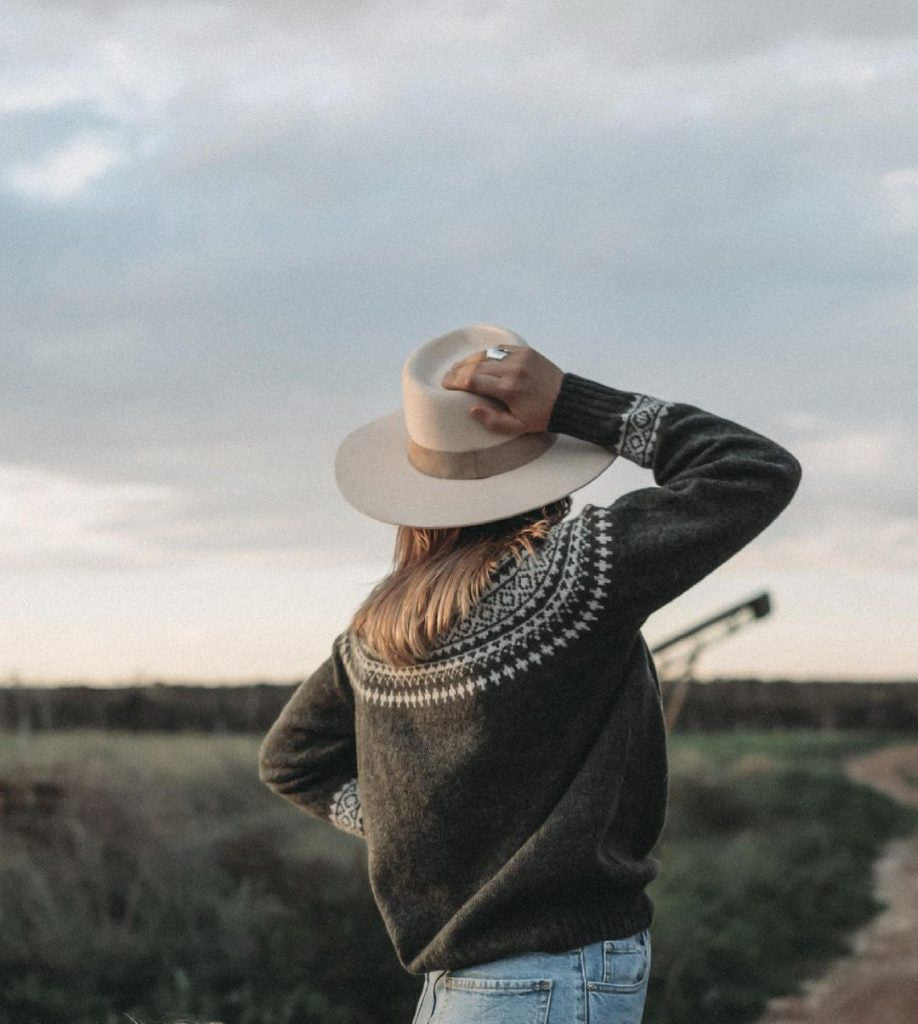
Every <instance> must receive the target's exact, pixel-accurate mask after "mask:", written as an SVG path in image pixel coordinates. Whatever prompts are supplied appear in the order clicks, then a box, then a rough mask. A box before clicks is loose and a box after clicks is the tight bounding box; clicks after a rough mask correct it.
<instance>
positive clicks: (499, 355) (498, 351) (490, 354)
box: [485, 345, 510, 362]
mask: <svg viewBox="0 0 918 1024" xmlns="http://www.w3.org/2000/svg"><path fill="white" fill-rule="evenodd" d="M509 355H510V349H509V348H501V346H500V345H497V346H494V347H492V348H489V349H487V351H486V352H485V359H496V360H498V362H499V361H500V360H501V359H506V358H507V356H509Z"/></svg>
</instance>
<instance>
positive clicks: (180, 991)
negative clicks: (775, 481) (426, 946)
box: [0, 732, 916, 1024]
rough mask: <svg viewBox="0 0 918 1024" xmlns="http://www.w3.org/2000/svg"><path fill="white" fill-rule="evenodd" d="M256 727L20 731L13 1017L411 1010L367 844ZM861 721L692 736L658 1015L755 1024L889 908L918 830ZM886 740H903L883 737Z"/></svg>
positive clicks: (678, 772)
mask: <svg viewBox="0 0 918 1024" xmlns="http://www.w3.org/2000/svg"><path fill="white" fill-rule="evenodd" d="M258 742H259V740H258V738H257V737H239V736H223V737H213V736H190V735H187V734H186V735H157V734H149V733H147V734H139V735H128V734H124V733H104V732H82V733H81V732H68V733H61V734H51V733H44V734H41V733H40V734H37V735H36V736H35V737H33V738H24V737H17V736H14V735H9V734H8V735H5V736H3V737H0V802H2V815H0V851H2V852H0V912H2V918H0V923H2V927H0V1020H2V1021H3V1024H115V1022H116V1021H117V1022H118V1024H127V1022H128V1016H127V1015H130V1016H131V1017H133V1018H134V1019H136V1020H137V1021H138V1022H142V1024H154V1022H161V1021H174V1020H176V1019H178V1018H181V1017H184V1018H186V1019H187V1018H189V1017H195V1018H197V1019H202V1020H219V1021H223V1022H225V1024H407V1022H408V1021H409V1020H410V1019H411V1015H412V1012H413V1009H414V1004H415V1001H416V999H417V995H418V992H419V989H420V979H419V978H417V977H413V976H410V975H407V974H405V972H404V971H402V969H401V967H400V966H399V965H398V962H397V961H396V959H395V955H394V953H393V952H392V949H391V947H390V945H389V942H388V938H387V936H386V934H385V931H384V929H383V926H382V923H381V921H380V919H379V917H378V914H377V912H376V909H375V907H374V905H373V903H372V899H371V896H370V893H369V888H368V885H367V881H366V871H365V854H364V849H365V848H364V845H363V843H362V842H361V841H360V840H358V839H355V838H353V837H350V836H347V835H345V834H344V833H341V832H338V831H337V830H335V829H332V828H330V827H328V826H324V825H322V824H320V823H316V822H313V821H312V820H311V819H310V818H308V817H307V816H305V815H303V814H301V813H300V812H298V811H297V810H296V809H295V808H293V807H291V806H288V805H287V804H286V803H285V802H284V801H281V800H279V799H278V798H276V797H273V796H272V795H271V794H270V793H268V792H267V791H266V790H265V789H264V788H263V787H262V786H261V784H260V783H259V782H258V779H257V777H256V774H255V757H256V752H257V748H258ZM880 742H881V741H880V740H879V739H878V738H875V737H874V738H871V737H868V736H864V735H863V734H857V735H853V734H847V735H846V734H831V733H751V732H729V733H718V734H713V735H708V736H692V737H676V738H675V739H674V740H673V742H672V747H671V752H672V774H671V797H672V799H671V810H670V815H669V819H668V823H667V828H666V832H665V834H664V838H663V841H662V842H661V844H660V848H659V850H658V851H657V855H658V856H659V857H660V859H661V861H662V863H663V873H662V874H661V877H660V878H659V879H658V880H657V881H656V882H655V883H654V885H653V887H652V890H651V892H652V895H653V897H654V900H655V902H656V905H657V917H656V921H655V924H654V929H653V939H654V966H653V972H652V978H651V992H650V998H649V1002H648V1009H647V1014H646V1017H645V1020H646V1021H647V1024H701V1022H704V1024H721V1022H723V1024H727V1022H729V1024H741V1022H743V1021H751V1020H754V1019H755V1017H756V1016H757V1015H758V1013H759V1012H760V1011H761V1008H762V1007H763V1005H764V1000H765V999H766V998H767V996H768V995H771V994H776V993H779V992H784V991H788V990H789V989H790V988H792V987H793V985H794V984H795V982H797V981H798V980H800V979H801V978H802V977H805V976H807V975H809V974H811V973H812V972H813V971H814V970H816V969H817V968H818V966H819V965H820V964H821V963H822V962H825V961H826V960H827V959H829V958H831V957H833V956H835V955H837V954H838V953H839V952H840V951H841V950H843V948H844V936H845V935H846V934H847V933H848V932H850V930H851V929H853V928H854V927H856V926H857V925H859V924H860V923H862V922H863V921H864V920H866V919H867V918H868V917H869V916H870V915H871V913H873V912H874V910H875V909H876V908H875V907H874V906H873V903H872V901H871V897H870V866H871V863H872V861H873V859H874V857H875V856H876V854H877V852H878V849H879V847H880V846H881V844H882V843H883V842H884V841H886V840H887V839H888V838H889V837H891V836H892V835H895V834H899V833H902V832H904V831H907V830H908V829H910V828H913V827H915V826H916V821H915V820H914V817H913V816H910V815H908V814H907V813H906V812H904V811H902V810H901V809H899V808H898V807H896V806H895V805H893V804H892V803H890V802H889V801H888V800H886V799H885V798H883V797H881V796H879V795H877V794H875V793H873V792H872V791H869V790H866V789H864V788H862V787H859V786H856V785H854V784H852V783H851V782H849V781H848V780H847V779H846V778H845V777H844V775H843V774H842V771H841V767H840V766H841V762H842V759H843V758H844V757H846V756H849V755H850V754H853V753H856V752H859V751H861V750H866V749H869V748H870V747H872V746H876V745H877V744H878V743H880ZM883 742H890V740H889V738H886V739H885V740H884V741H883Z"/></svg>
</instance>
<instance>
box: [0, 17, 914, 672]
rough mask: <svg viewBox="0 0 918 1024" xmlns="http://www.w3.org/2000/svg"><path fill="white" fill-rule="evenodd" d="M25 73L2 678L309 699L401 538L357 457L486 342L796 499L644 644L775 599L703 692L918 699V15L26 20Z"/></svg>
mask: <svg viewBox="0 0 918 1024" xmlns="http://www.w3.org/2000/svg"><path fill="white" fill-rule="evenodd" d="M0 39H2V43H0V45H2V47H3V57H4V60H3V64H2V70H0V117H2V119H3V128H4V130H3V132H2V135H0V218H2V221H0V223H2V230H3V234H4V238H5V239H6V240H7V244H6V245H5V246H4V249H3V268H2V276H0V281H2V297H0V302H2V307H0V308H2V311H3V318H4V323H5V325H6V330H5V331H4V332H3V336H2V342H0V344H2V351H3V365H4V370H5V372H4V375H3V383H4V389H3V401H2V403H0V443H2V448H0V564H2V569H3V574H4V578H5V586H4V596H3V598H2V599H0V614H2V623H3V624H2V626H0V629H2V630H3V635H0V679H2V678H4V677H6V678H10V679H13V678H15V679H21V680H24V681H39V680H76V679H91V680H98V681H111V680H116V679H132V678H137V679H151V678H171V679H243V678H281V679H287V678H296V677H298V676H300V675H302V674H303V673H304V672H305V671H308V670H309V669H310V668H312V667H314V666H315V665H316V664H318V662H319V661H320V660H321V659H322V658H323V657H324V656H325V652H326V651H327V650H328V648H329V646H330V643H331V640H332V638H333V637H334V635H335V634H336V633H337V632H338V631H339V630H340V629H342V628H343V627H344V625H345V624H346V622H347V618H348V616H349V614H350V612H351V611H352V610H353V608H354V607H355V605H356V603H357V602H358V601H359V600H360V599H361V598H362V596H363V595H364V593H365V592H366V590H367V589H368V587H369V586H370V585H372V583H373V582H375V580H377V579H378V578H379V577H380V576H381V575H382V574H383V573H384V572H385V569H386V566H387V563H388V559H389V554H390V549H391V543H392V536H393V532H392V530H391V528H388V527H385V526H382V525H381V524H375V523H372V522H371V521H369V520H366V519H364V518H362V517H361V516H359V515H358V514H357V513H356V512H354V511H353V510H351V509H350V508H349V507H348V506H347V505H346V504H345V503H344V501H343V499H342V498H341V497H340V496H339V495H338V492H337V490H336V489H335V486H334V479H333V471H332V464H333V458H334V451H335V447H336V445H337V444H338V442H339V441H340V440H341V438H342V437H343V436H344V434H346V433H347V432H348V431H349V430H350V429H352V428H353V427H355V426H357V425H358V424H360V423H362V422H364V421H366V420H368V419H370V418H372V417H374V416H376V415H382V414H384V413H386V412H388V411H390V410H391V409H393V408H395V407H396V406H397V405H398V403H399V390H398V388H399V370H400V365H401V362H402V360H403V358H404V356H405V355H406V354H407V352H408V351H410V350H411V349H412V348H414V347H416V346H417V345H418V344H420V343H422V342H423V341H425V340H427V339H428V338H432V337H434V336H436V335H439V334H441V333H444V332H445V331H448V330H450V329H453V328H455V327H459V326H462V325H464V324H470V323H477V322H493V323H498V324H503V325H505V326H507V327H510V328H512V329H513V330H515V331H517V332H518V333H519V334H521V335H522V336H523V337H524V338H526V340H527V341H528V342H529V343H530V344H531V345H533V346H535V347H536V348H538V349H540V350H542V351H544V352H545V354H546V355H548V356H549V357H550V358H551V359H553V360H554V361H555V362H556V363H558V364H559V365H560V366H561V367H562V368H563V369H566V370H572V371H574V372H577V373H580V374H582V375H584V376H588V377H592V378H594V379H597V380H600V381H602V382H604V383H607V384H611V385H613V386H619V387H622V388H627V389H629V390H637V391H643V392H646V393H649V394H653V395H657V396H659V397H661V398H665V399H668V400H673V401H682V402H688V403H691V404H694V405H698V406H701V407H702V408H705V409H709V410H711V411H712V412H716V413H719V414H721V415H724V416H726V417H728V418H731V419H734V420H737V421H739V422H741V423H743V424H745V425H747V426H750V427H752V428H753V429H756V430H759V431H761V432H762V433H765V434H767V435H768V436H771V437H773V438H774V439H775V440H777V441H779V442H780V443H782V444H784V445H785V446H786V447H787V448H789V449H790V450H791V451H792V452H794V454H795V455H797V457H798V458H799V459H800V461H801V463H802V464H803V469H804V476H803V482H802V484H801V488H800V491H799V492H798V494H797V497H796V498H795V500H794V502H793V503H792V504H791V506H790V507H789V509H788V510H787V511H786V512H785V513H784V515H783V516H782V517H781V518H780V519H779V520H778V521H777V522H776V523H775V524H774V525H773V526H772V527H770V528H769V529H768V530H767V531H766V532H765V533H763V534H762V535H761V536H760V537H759V538H757V539H756V540H755V541H754V542H753V543H752V544H751V545H750V546H749V547H748V548H746V549H745V550H744V551H743V552H741V553H740V554H739V555H738V556H737V557H736V558H735V559H733V560H732V561H731V562H730V563H728V564H727V565H726V566H724V567H722V568H721V569H720V570H718V571H717V572H716V573H715V574H714V575H713V576H712V577H710V578H708V579H707V580H705V581H703V582H702V583H701V584H699V585H698V586H697V587H695V588H693V589H692V590H691V591H689V592H688V593H687V594H686V595H683V596H682V597H680V598H679V599H678V600H677V601H676V602H674V603H673V604H672V605H670V606H669V607H667V608H666V609H664V610H662V611H661V612H659V613H657V614H656V615H654V616H653V617H652V618H651V620H650V621H649V622H648V624H647V627H646V630H645V632H646V634H647V636H648V639H650V640H651V641H653V640H659V639H661V638H662V637H664V636H665V635H667V634H668V633H670V632H671V631H674V630H677V629H680V628H682V627H684V626H687V625H691V624H692V623H693V622H695V621H697V620H699V619H701V618H703V617H705V616H707V615H709V614H711V613H712V612H716V611H718V610H720V609H721V608H723V607H726V606H728V605H731V604H733V603H735V602H737V601H739V600H742V599H744V598H745V597H747V596H750V595H751V594H753V593H755V592H757V591H758V590H760V589H768V590H769V591H770V592H771V593H772V595H773V598H774V604H775V611H774V614H773V615H772V616H771V617H770V618H769V619H767V620H765V621H763V622H761V623H756V624H755V625H754V626H750V627H749V629H748V630H744V631H743V632H741V633H740V634H737V635H736V636H735V637H734V638H732V639H731V640H729V641H728V642H726V643H724V644H723V645H721V646H719V647H718V648H716V649H712V650H711V651H710V652H709V653H708V654H706V655H705V656H704V657H703V658H702V660H701V662H700V664H699V669H700V674H701V675H702V676H706V677H707V676H713V675H731V674H736V675H743V676H753V675H757V676H762V677H786V678H865V679H866V678H903V679H904V678H912V679H918V611H916V608H918V474H916V472H915V464H916V459H915V455H914V452H915V451H916V448H918V410H916V402H915V397H916V380H918V372H916V371H918V346H916V344H915V319H916V318H915V310H916V299H918V151H916V149H915V145H914V139H915V131H914V121H915V118H914V101H915V96H916V91H918V13H916V12H915V9H914V7H913V6H912V5H909V4H904V3H901V2H896V0H886V2H883V0H880V2H878V3H874V4H870V5H867V4H863V3H855V2H853V0H852V2H833V3H831V4H830V3H828V2H827V0H804V2H791V0H772V2H770V3H769V4H768V5H767V6H766V5H764V4H763V5H757V6H749V5H745V6H743V7H738V6H736V5H734V4H729V3H726V2H724V0H708V2H707V3H705V4H703V5H701V6H700V7H693V8H692V9H691V11H689V10H688V9H686V8H681V7H679V5H676V4H673V3H669V4H662V3H647V4H642V5H640V6H639V7H637V6H636V5H633V4H628V3H624V2H613V3H598V2H596V0H592V2H586V0H580V2H573V3H569V4H566V5H564V7H563V8H561V7H559V6H558V5H554V4H550V3H548V2H547V0H533V2H527V3H525V4H523V3H520V2H510V0H494V2H484V0H436V2H417V0H416V2H410V3H409V2H403V3H399V4H386V3H382V2H377V3H372V2H359V0H355V2H342V0H338V2H336V3H324V2H320V3H315V4H310V5H308V6H307V7H304V6H303V5H294V4H291V3H287V2H276V3H266V4H261V5H257V6H252V5H236V4H231V3H228V2H225V3H218V2H192V0H176V2H171V3H159V2H157V3H152V2H140V0H139V2H134V3H127V2H121V0H95V2H93V0H83V2H80V0H57V2H55V3H51V4H46V5H41V6H39V5H36V4H31V3H27V2H23V0H20V2H15V0H14V2H13V3H12V4H10V5H9V14H8V16H7V17H6V18H5V23H4V26H3V28H2V30H0ZM647 483H648V480H647V474H646V473H642V472H641V471H640V470H638V469H636V468H635V467H631V466H623V465H621V463H620V462H619V463H616V465H615V466H614V467H613V469H612V470H611V471H610V472H609V474H607V475H605V476H604V477H602V478H600V480H599V481H597V482H596V483H594V484H592V485H590V487H589V488H587V489H585V490H584V491H583V492H580V494H578V504H580V503H582V502H583V501H592V502H594V503H596V502H608V501H611V500H612V499H613V498H614V497H615V496H616V495H617V494H619V493H622V492H624V491H625V490H628V489H631V488H633V487H638V486H646V485H647Z"/></svg>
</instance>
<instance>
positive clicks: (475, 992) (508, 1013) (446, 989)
mask: <svg viewBox="0 0 918 1024" xmlns="http://www.w3.org/2000/svg"><path fill="white" fill-rule="evenodd" d="M649 975H650V933H649V932H647V931H642V932H638V933H637V934H636V935H632V936H631V937H630V938H627V939H603V940H600V941H599V942H594V943H592V944H590V945H589V946H580V947H578V948H577V949H569V950H568V951H567V952H566V953H520V954H518V955H515V956H508V957H503V958H501V959H500V960H494V961H492V962H491V963H486V964H476V965H475V966H474V967H463V968H462V969H461V970H455V971H430V972H428V973H427V974H425V975H424V988H423V989H422V991H421V998H420V1000H419V1001H418V1006H417V1010H416V1011H415V1014H414V1020H413V1021H412V1024H492V1022H493V1024H640V1021H641V1015H642V1014H643V1012H644V1000H645V999H646V998H647V979H648V977H649Z"/></svg>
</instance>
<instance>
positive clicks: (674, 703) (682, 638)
mask: <svg viewBox="0 0 918 1024" xmlns="http://www.w3.org/2000/svg"><path fill="white" fill-rule="evenodd" d="M770 612H771V599H770V597H769V596H768V594H767V592H765V591H762V592H761V593H759V594H756V595H755V596H754V597H751V598H749V599H748V600H746V601H741V602H740V603H739V604H735V605H733V606H732V607H730V608H727V609H726V610H724V611H722V612H718V613H717V615H712V616H711V617H710V618H708V619H705V620H704V621H703V622H699V623H698V624H697V625H696V626H692V627H691V628H689V629H686V630H683V631H682V632H681V633H677V634H676V635H675V636H671V637H669V639H667V640H664V641H663V642H662V643H659V644H657V645H656V646H655V647H653V648H652V649H651V654H654V655H657V654H663V653H664V652H667V651H668V652H670V653H669V655H668V656H667V657H664V658H663V659H661V662H660V666H659V667H660V672H661V674H666V671H667V668H668V667H669V665H671V664H673V663H675V662H677V661H679V660H681V661H682V669H681V671H680V672H679V673H678V675H676V676H674V677H673V678H672V687H671V689H670V692H669V694H668V695H667V700H666V708H665V716H666V726H667V728H668V729H673V728H674V727H675V725H676V722H677V721H678V718H679V715H680V714H681V712H682V708H683V706H684V705H685V701H686V698H687V697H688V691H689V687H690V686H691V683H692V681H693V679H694V668H695V662H696V661H697V660H698V658H699V657H700V656H701V654H702V652H703V651H705V650H706V649H707V648H708V647H710V646H711V645H712V644H715V643H719V642H720V641H721V640H725V639H726V638H727V637H728V636H731V635H732V634H733V633H735V632H736V631H737V630H739V629H742V628H743V626H746V625H748V624H749V623H750V622H754V621H755V620H756V619H763V618H765V616H766V615H768V614H769V613H770ZM686 647H687V648H688V650H687V652H686V653H682V654H680V651H681V650H682V649H683V648H686ZM673 652H675V653H673Z"/></svg>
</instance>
